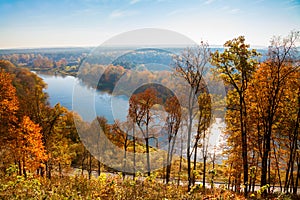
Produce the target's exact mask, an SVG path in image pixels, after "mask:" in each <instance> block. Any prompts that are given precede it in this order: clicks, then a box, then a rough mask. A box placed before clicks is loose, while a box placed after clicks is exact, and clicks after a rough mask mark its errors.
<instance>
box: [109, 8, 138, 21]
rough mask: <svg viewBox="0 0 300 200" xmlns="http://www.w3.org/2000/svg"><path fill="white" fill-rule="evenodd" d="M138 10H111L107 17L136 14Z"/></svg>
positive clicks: (113, 17)
mask: <svg viewBox="0 0 300 200" xmlns="http://www.w3.org/2000/svg"><path fill="white" fill-rule="evenodd" d="M137 13H138V12H137V11H132V10H113V11H112V12H111V13H110V15H109V18H111V19H116V18H121V17H129V16H133V15H136V14H137Z"/></svg>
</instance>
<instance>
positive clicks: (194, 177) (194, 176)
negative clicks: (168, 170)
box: [193, 140, 198, 185]
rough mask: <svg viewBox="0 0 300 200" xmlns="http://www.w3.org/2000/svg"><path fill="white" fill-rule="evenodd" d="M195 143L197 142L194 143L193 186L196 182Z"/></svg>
mask: <svg viewBox="0 0 300 200" xmlns="http://www.w3.org/2000/svg"><path fill="white" fill-rule="evenodd" d="M197 143H198V140H197V141H196V142H195V147H194V148H195V152H194V166H193V185H195V182H196V170H197V149H198V147H197Z"/></svg>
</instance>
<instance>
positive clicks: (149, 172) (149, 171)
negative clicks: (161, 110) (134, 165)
mask: <svg viewBox="0 0 300 200" xmlns="http://www.w3.org/2000/svg"><path fill="white" fill-rule="evenodd" d="M145 140H146V156H147V174H148V176H150V174H151V169H150V155H149V138H148V134H147V136H146V139H145Z"/></svg>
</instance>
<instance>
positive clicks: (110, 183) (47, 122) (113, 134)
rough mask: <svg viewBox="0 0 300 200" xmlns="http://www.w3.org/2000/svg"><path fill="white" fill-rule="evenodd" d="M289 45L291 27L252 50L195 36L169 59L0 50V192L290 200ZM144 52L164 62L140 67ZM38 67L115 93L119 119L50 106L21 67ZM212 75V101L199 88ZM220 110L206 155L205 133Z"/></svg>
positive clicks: (298, 84)
mask: <svg viewBox="0 0 300 200" xmlns="http://www.w3.org/2000/svg"><path fill="white" fill-rule="evenodd" d="M299 40H300V33H299V31H291V33H290V34H289V35H288V36H286V37H280V36H274V37H273V38H272V39H271V42H270V45H269V47H268V49H267V50H266V51H260V50H256V49H253V48H251V47H250V45H249V44H247V42H246V39H245V37H244V36H239V37H237V38H234V39H232V40H229V41H227V42H225V44H224V48H222V49H214V50H213V51H212V49H211V48H210V47H209V44H208V43H206V42H201V43H200V44H199V45H198V46H193V47H187V48H185V49H182V50H180V51H178V54H177V55H176V56H173V57H172V59H169V58H170V56H169V54H168V53H166V54H165V52H160V53H162V54H163V56H158V55H157V54H155V53H153V52H152V51H151V53H152V54H151V55H150V56H149V57H146V56H144V57H142V58H140V57H139V56H140V55H139V54H138V53H136V54H134V55H133V56H132V55H131V57H130V59H129V60H135V62H132V63H129V62H127V60H126V59H124V57H120V58H119V59H118V60H115V62H113V63H108V64H106V65H104V64H97V59H96V58H92V59H90V60H88V59H86V60H85V57H86V56H87V52H86V49H84V51H82V49H80V51H75V52H76V56H74V55H73V54H66V53H65V52H64V53H63V54H62V53H61V52H58V53H54V54H51V55H52V57H51V56H49V55H48V54H42V53H39V54H36V53H31V54H30V53H27V54H24V53H20V54H18V53H16V52H14V53H13V54H11V53H9V52H5V53H3V54H1V59H2V60H0V160H1V162H0V199H299V198H300V196H299V195H300V186H299V184H300V182H299V181H300V180H299V179H300V150H299V149H300V134H299V131H300V127H299V125H300V65H299V63H300V57H299V52H298V50H299V47H297V44H299ZM73 53H74V52H73ZM53 55H55V56H53ZM59 55H60V56H59ZM125 57H126V55H125ZM151 57H154V58H155V59H156V60H158V61H159V62H167V63H169V62H170V63H171V66H170V69H168V70H165V69H163V70H162V69H159V70H157V69H155V70H153V68H152V70H147V68H146V67H143V66H141V65H140V62H142V61H141V60H143V59H145V58H146V59H150V58H151ZM101 58H102V57H101ZM105 58H106V59H107V60H109V58H108V57H105ZM98 59H99V58H98ZM139 59H141V60H139ZM80 65H81V66H83V68H82V69H80V70H79V66H80ZM134 68H135V69H136V70H132V69H134ZM45 69H47V71H49V70H50V69H51V70H50V71H51V72H53V73H54V72H56V73H58V72H59V71H60V73H63V74H65V75H67V74H68V75H74V76H77V77H78V78H80V79H81V80H82V81H83V82H84V83H85V84H87V85H89V86H91V87H93V88H97V89H99V90H102V91H107V92H109V93H113V94H114V95H127V96H128V97H129V109H128V113H127V116H128V117H127V121H126V122H120V121H117V120H116V121H115V122H114V123H113V124H109V123H107V120H106V119H105V118H104V117H101V116H98V117H97V118H95V119H94V120H93V121H92V122H86V121H84V120H83V119H82V118H81V117H80V115H78V114H77V113H75V112H73V111H70V110H67V109H66V108H64V107H63V106H61V105H60V104H57V105H55V106H53V107H52V106H50V104H49V101H48V100H49V97H48V94H47V93H45V91H44V90H45V88H46V87H47V85H46V84H45V83H44V82H43V80H42V79H41V78H40V77H38V75H37V74H35V73H32V72H31V71H35V70H45ZM208 71H209V72H211V73H210V75H209V76H208V77H207V74H208ZM99 74H102V76H101V78H99ZM217 78H218V79H220V80H222V85H224V89H225V94H224V95H223V96H222V95H215V94H214V93H213V92H212V91H211V90H210V87H211V85H212V84H215V85H214V86H215V88H219V85H218V84H219V83H218V82H217V81H215V80H216V79H217ZM121 79H122V81H124V83H126V84H121V85H120V86H118V82H119V81H120V80H121ZM156 80H159V83H160V84H158V83H156ZM145 82H146V83H149V84H144V85H143V87H138V88H137V87H136V86H138V85H142V83H145ZM150 83H151V84H150ZM175 83H176V84H175ZM181 83H182V84H181ZM115 88H117V89H118V90H116V91H115ZM132 88H135V90H134V91H132ZM130 94H132V95H130ZM178 94H181V95H178ZM160 110H164V113H163V114H162V116H161V117H157V116H158V114H157V113H159V111H160ZM223 115H224V118H225V119H224V120H225V123H226V128H225V129H224V130H223V132H224V135H225V136H224V138H223V140H224V144H223V146H221V149H222V155H221V156H222V160H221V162H216V158H215V155H214V154H212V153H211V152H209V151H208V145H209V144H208V139H207V138H208V137H209V135H210V130H211V129H210V126H211V124H212V123H213V122H214V120H215V119H216V118H220V117H222V116H223ZM158 119H159V122H157V121H158ZM79 132H80V133H81V134H80V133H79ZM82 133H84V135H82ZM155 141H156V143H155ZM158 141H163V142H164V145H165V147H166V148H165V149H161V148H158V143H159V142H158ZM155 144H156V145H155ZM111 145H113V146H115V147H116V148H112V147H111ZM116 149H117V150H116ZM198 157H201V161H198V160H197V158H198ZM108 163H109V164H108Z"/></svg>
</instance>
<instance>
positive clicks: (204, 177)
mask: <svg viewBox="0 0 300 200" xmlns="http://www.w3.org/2000/svg"><path fill="white" fill-rule="evenodd" d="M229 181H230V177H229ZM205 182H206V155H204V156H203V179H202V184H203V188H205Z"/></svg>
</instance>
